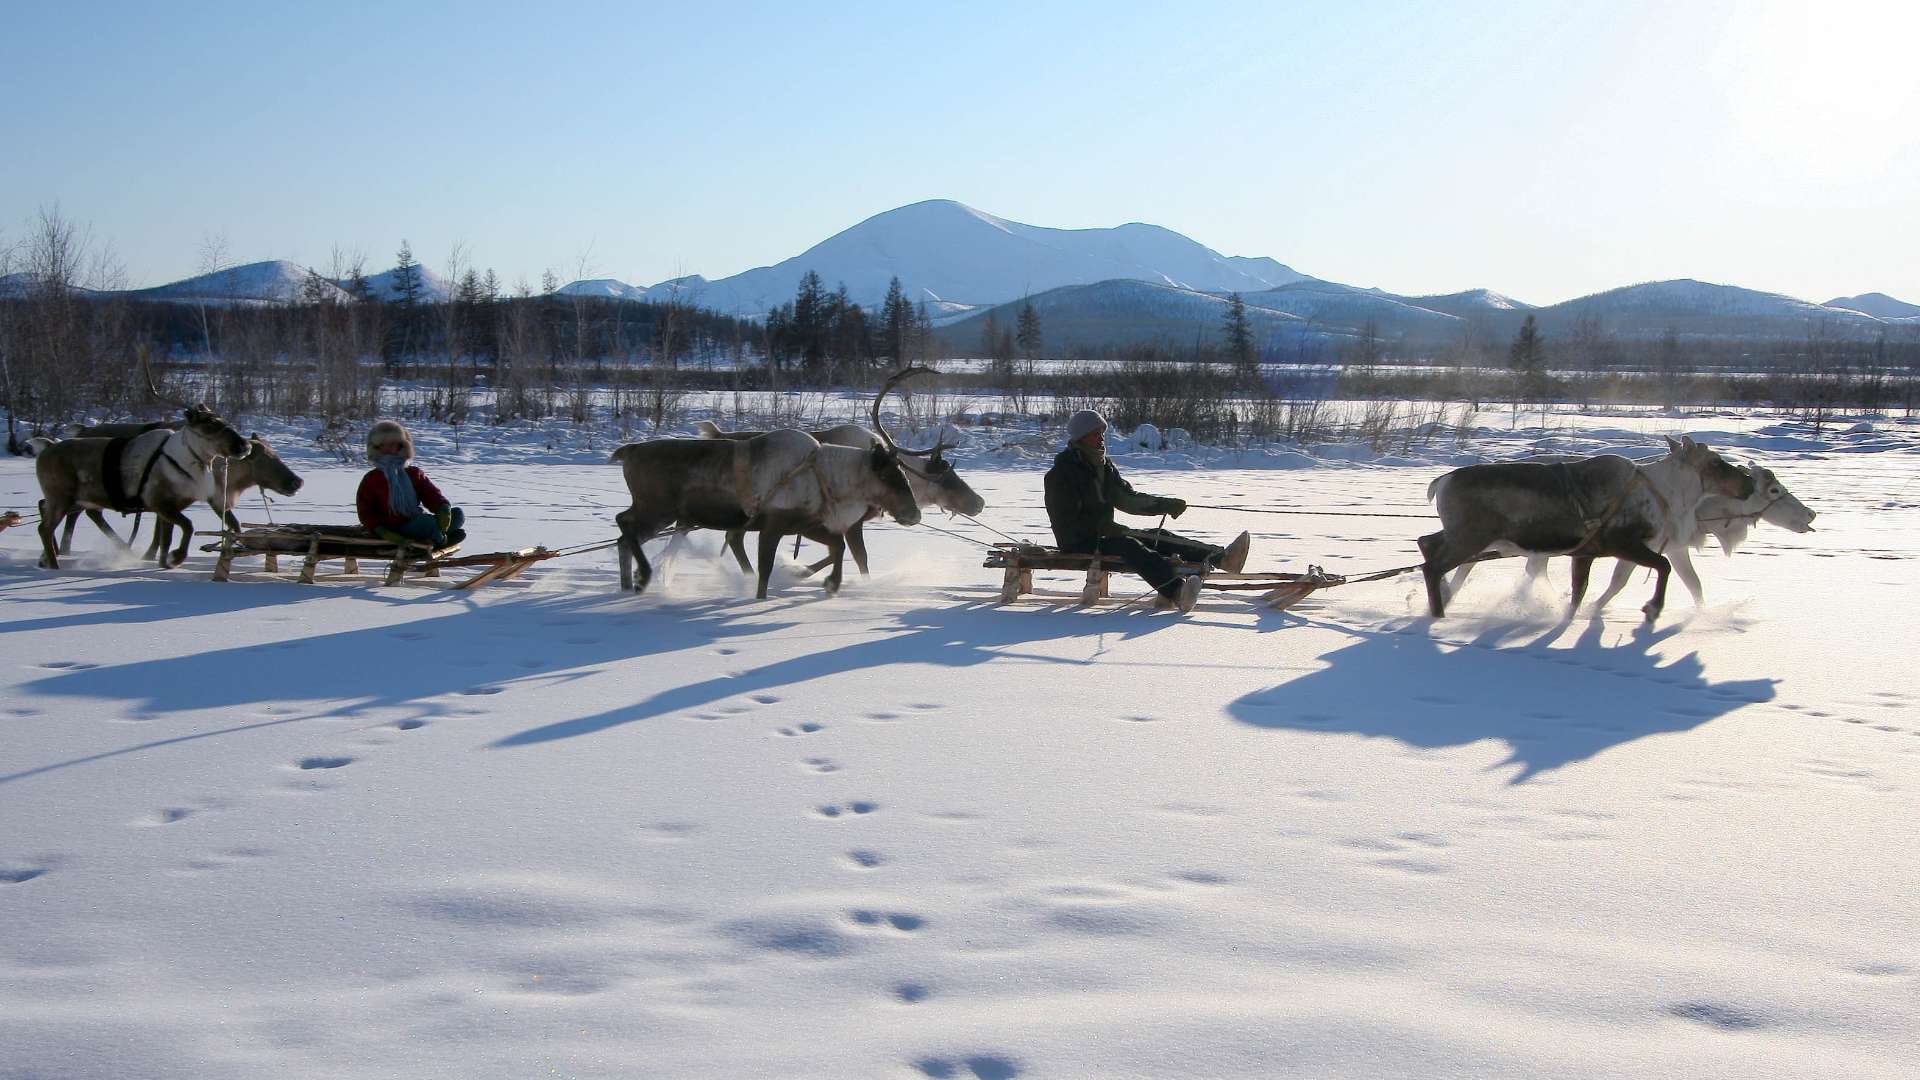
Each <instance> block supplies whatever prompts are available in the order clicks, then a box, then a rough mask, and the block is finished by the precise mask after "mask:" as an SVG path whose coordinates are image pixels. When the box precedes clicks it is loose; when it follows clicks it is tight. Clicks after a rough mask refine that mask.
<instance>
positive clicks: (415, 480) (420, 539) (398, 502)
mask: <svg viewBox="0 0 1920 1080" xmlns="http://www.w3.org/2000/svg"><path fill="white" fill-rule="evenodd" d="M367 460H368V461H370V462H372V463H373V468H371V469H369V470H367V475H366V476H364V477H362V478H361V480H360V492H359V494H358V495H357V496H356V497H355V499H354V504H355V507H356V508H357V509H358V511H359V513H360V524H361V525H362V526H363V527H364V528H365V529H366V530H367V531H368V532H370V533H372V534H374V535H375V536H377V537H379V538H380V539H382V540H385V541H387V542H388V543H390V544H406V543H416V544H429V545H431V546H432V547H433V548H435V549H436V550H438V549H439V548H444V547H452V546H453V545H455V544H458V543H459V542H460V541H462V540H464V539H466V537H467V534H466V531H465V530H464V529H463V528H462V526H463V525H465V524H466V515H465V514H464V513H462V512H461V510H460V508H459V507H457V506H454V505H452V504H451V503H449V502H448V501H447V497H446V496H445V495H442V494H440V489H439V488H437V487H434V486H433V481H431V480H429V479H427V474H426V473H425V472H423V471H421V469H420V466H418V465H414V464H412V461H413V436H411V435H409V434H408V433H407V429H406V428H404V427H401V426H400V424H399V423H397V422H395V421H392V420H382V421H380V422H379V423H377V424H375V425H373V428H372V430H370V431H368V432H367Z"/></svg>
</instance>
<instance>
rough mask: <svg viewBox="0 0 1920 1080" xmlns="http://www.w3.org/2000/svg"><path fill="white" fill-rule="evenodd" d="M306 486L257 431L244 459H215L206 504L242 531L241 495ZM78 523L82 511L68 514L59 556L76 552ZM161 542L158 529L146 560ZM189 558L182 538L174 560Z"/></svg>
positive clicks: (285, 491) (286, 491)
mask: <svg viewBox="0 0 1920 1080" xmlns="http://www.w3.org/2000/svg"><path fill="white" fill-rule="evenodd" d="M102 426H112V425H102ZM127 426H129V427H137V426H140V425H127ZM159 426H160V427H165V428H166V429H167V430H168V431H172V430H174V428H173V427H172V426H170V425H159ZM148 430H154V429H153V428H149V429H148ZM305 483H306V481H304V480H302V479H300V476H299V474H298V473H295V472H294V471H293V470H292V469H290V468H288V467H287V463H286V462H284V461H282V460H280V455H279V454H277V453H275V452H274V449H273V447H272V446H270V445H268V443H267V440H265V439H263V438H261V437H260V435H259V433H258V432H255V433H254V434H253V435H251V436H249V437H248V438H247V453H246V455H245V456H243V457H238V458H217V459H215V462H214V469H213V492H212V494H210V495H208V496H207V505H208V506H211V507H213V512H214V513H216V514H218V515H219V516H220V520H221V522H222V523H223V524H224V525H225V526H226V528H227V529H228V530H229V531H231V532H239V531H240V519H239V518H237V517H235V516H234V513H233V507H234V506H235V505H236V504H237V503H238V502H239V501H240V496H242V495H245V494H246V493H247V492H249V491H251V490H253V489H254V488H256V487H257V488H260V489H261V490H263V491H271V492H273V493H274V494H275V495H285V496H292V495H296V494H298V493H299V491H300V488H301V486H302V485H304V484H305ZM79 522H80V511H78V510H74V511H70V512H69V513H68V514H67V525H66V529H65V530H64V531H63V532H62V534H61V537H60V554H62V555H65V554H67V553H68V552H70V551H72V550H73V529H74V526H75V525H77V524H79ZM162 542H163V537H162V536H161V534H160V530H159V529H155V530H154V534H153V540H152V542H150V543H149V544H148V545H147V552H146V555H145V557H146V558H149V559H151V558H154V557H155V556H156V555H157V554H158V553H159V550H160V545H161V543H162ZM186 557H187V546H186V540H185V539H182V540H181V542H180V549H179V551H178V552H177V553H176V554H175V555H174V559H173V561H174V562H176V563H177V562H179V561H181V560H182V559H185V558H186Z"/></svg>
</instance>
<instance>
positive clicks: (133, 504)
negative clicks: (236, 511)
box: [33, 355, 250, 570]
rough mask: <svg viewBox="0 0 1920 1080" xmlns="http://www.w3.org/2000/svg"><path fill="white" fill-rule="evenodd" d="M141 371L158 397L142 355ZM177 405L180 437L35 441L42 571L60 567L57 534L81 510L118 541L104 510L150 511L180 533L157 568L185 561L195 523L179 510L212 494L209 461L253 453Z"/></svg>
mask: <svg viewBox="0 0 1920 1080" xmlns="http://www.w3.org/2000/svg"><path fill="white" fill-rule="evenodd" d="M140 367H141V370H142V371H143V372H145V373H146V376H147V389H148V392H150V393H152V394H153V395H154V396H155V397H157V398H158V397H161V394H160V392H159V390H158V389H157V388H156V387H155V386H154V385H153V374H152V372H151V371H149V370H148V369H147V361H146V357H145V356H144V355H142V356H141V358H140ZM162 400H167V399H164V398H163V399H162ZM175 404H179V405H181V408H182V412H181V419H182V424H181V427H180V429H179V430H178V431H173V430H168V429H155V430H152V431H148V432H145V433H143V434H140V435H136V436H134V437H133V438H131V439H67V440H65V441H63V442H51V441H49V440H45V439H39V440H34V442H35V444H36V450H37V451H38V452H37V453H36V454H35V456H34V462H33V467H34V475H35V476H36V477H37V478H38V479H39V481H40V493H41V499H40V547H41V555H40V566H41V567H43V568H45V569H48V570H57V569H59V568H60V558H59V555H58V554H57V553H56V551H55V549H54V543H53V535H54V530H55V528H56V527H57V526H58V525H59V524H60V523H61V522H62V521H64V520H65V519H66V518H67V516H68V515H69V514H71V513H73V512H74V511H75V510H76V509H78V510H83V511H85V512H86V514H87V516H88V517H89V518H91V519H93V523H94V524H95V525H98V526H99V527H100V529H101V531H102V532H105V533H106V534H107V535H108V536H110V537H113V539H114V541H115V542H116V543H117V542H119V540H120V537H119V536H118V535H117V534H116V533H114V531H113V529H112V528H111V527H110V526H109V525H108V524H107V519H106V517H105V515H103V514H102V513H101V511H103V510H114V511H118V512H120V513H134V512H138V511H145V510H151V511H153V512H154V514H155V515H157V516H158V517H159V518H160V520H161V521H162V522H166V523H171V524H173V525H177V526H179V527H180V528H181V529H182V530H183V531H184V534H185V535H184V536H183V538H182V540H181V542H180V550H181V554H180V556H179V557H177V558H175V559H174V560H172V562H169V560H168V558H167V555H168V553H167V551H166V548H165V546H164V545H163V546H162V547H161V549H160V568H161V569H163V570H164V569H166V568H167V567H168V566H170V565H174V564H177V563H178V562H179V561H180V559H183V558H185V552H186V548H187V544H188V543H189V542H190V541H191V540H192V539H193V522H192V521H190V520H188V518H187V516H186V515H185V514H184V513H183V512H182V511H184V510H185V509H186V508H187V507H189V506H192V505H193V504H194V503H196V502H199V501H200V500H201V499H205V498H207V497H208V496H209V495H210V494H211V492H212V465H213V461H214V459H216V458H223V457H224V458H240V457H244V456H246V454H247V452H248V451H249V449H250V447H249V445H248V443H247V440H246V439H245V438H244V437H242V436H241V434H240V433H239V432H238V431H235V430H234V429H233V427H232V426H231V425H229V424H228V423H227V422H226V421H225V420H222V419H221V418H220V417H219V416H217V415H215V414H214V412H213V411H212V410H211V409H208V408H206V407H205V406H204V405H187V404H185V403H184V402H177V401H176V402H175Z"/></svg>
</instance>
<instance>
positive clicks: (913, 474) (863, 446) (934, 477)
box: [694, 367, 987, 574]
mask: <svg viewBox="0 0 1920 1080" xmlns="http://www.w3.org/2000/svg"><path fill="white" fill-rule="evenodd" d="M932 374H936V373H935V372H934V371H933V369H931V368H918V367H913V368H906V369H904V370H901V371H897V372H895V373H894V374H892V375H890V376H888V378H887V381H886V382H885V383H884V384H882V385H881V387H880V392H879V393H878V394H876V395H875V396H874V399H873V408H872V418H873V426H872V427H871V428H864V427H861V426H860V425H859V424H838V425H836V426H834V427H830V428H821V429H820V430H818V431H809V432H807V434H809V435H811V436H813V437H814V438H815V439H817V440H819V442H820V444H821V445H822V446H850V447H852V448H854V449H855V450H869V449H872V448H874V447H878V446H884V447H886V448H888V449H891V450H893V451H895V452H897V453H898V454H899V455H900V468H901V469H902V470H903V471H904V472H905V473H906V474H907V484H908V485H909V486H911V487H912V488H913V500H914V502H916V503H918V504H919V505H920V507H921V508H922V509H925V508H927V507H936V506H937V507H939V508H941V509H943V510H950V511H952V512H954V513H956V514H968V515H972V514H978V513H979V512H980V511H982V510H984V509H986V507H987V500H985V499H983V498H981V497H980V493H979V492H977V491H975V490H973V488H972V487H971V486H970V485H969V484H968V483H967V482H966V481H965V480H963V479H961V478H960V474H959V473H958V472H956V471H955V470H954V468H953V463H952V462H950V461H948V460H947V459H946V458H945V456H943V453H942V452H943V451H944V450H945V449H946V443H945V441H944V439H936V440H934V444H933V445H932V446H931V447H928V448H926V449H921V450H915V449H910V448H908V447H904V446H896V445H894V442H893V440H892V439H891V438H889V437H888V436H887V434H886V430H887V429H886V428H884V427H882V426H881V424H880V403H881V401H883V400H885V398H886V396H887V393H888V392H889V391H891V390H892V389H893V387H894V386H895V385H896V384H898V383H900V382H902V381H904V380H906V379H908V378H910V377H912V376H914V375H932ZM694 427H695V428H696V429H697V430H698V431H699V432H700V437H701V438H703V439H732V440H735V441H739V440H745V439H752V438H757V437H758V436H761V435H764V434H766V432H764V431H721V430H720V428H719V427H718V426H716V425H714V424H713V423H712V422H710V421H706V420H702V421H700V422H699V423H697V424H695V425H694ZM908 458H923V459H925V462H924V464H921V465H915V464H913V463H912V462H910V461H908V460H907V459H908ZM878 513H879V511H877V510H876V511H874V513H873V514H869V515H868V517H869V518H872V517H874V516H877V515H878ZM862 525H863V523H855V524H854V526H853V528H851V529H848V530H847V551H848V553H849V554H851V555H852V556H853V565H854V566H856V567H858V568H859V570H860V572H861V573H862V574H865V573H866V572H867V539H866V532H865V530H864V528H863V527H862ZM803 535H805V536H806V537H807V539H809V540H813V541H816V542H818V543H822V544H827V545H828V546H829V548H831V546H832V545H831V544H830V543H829V541H828V540H827V539H826V538H825V537H824V536H819V535H814V534H811V533H808V534H803ZM745 536H746V530H745V529H735V530H733V531H731V532H729V533H727V547H728V548H729V549H730V550H731V551H732V552H733V556H734V559H735V560H736V561H737V562H739V564H740V569H741V570H743V571H746V572H749V573H751V572H752V567H751V566H750V565H749V564H748V563H747V553H746V547H745V544H744V540H745ZM832 561H833V556H832V554H831V553H829V554H828V555H827V557H826V558H824V559H821V560H820V561H819V562H816V563H813V564H812V565H810V566H808V567H807V569H806V572H807V573H809V574H812V573H816V572H818V571H819V570H820V569H821V568H822V567H824V566H826V565H828V564H829V563H831V562H832Z"/></svg>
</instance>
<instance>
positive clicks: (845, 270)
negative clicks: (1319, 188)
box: [690, 199, 1306, 315]
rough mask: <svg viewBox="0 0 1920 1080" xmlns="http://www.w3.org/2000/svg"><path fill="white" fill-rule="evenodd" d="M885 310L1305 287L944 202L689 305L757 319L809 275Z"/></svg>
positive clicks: (1176, 241) (1150, 242)
mask: <svg viewBox="0 0 1920 1080" xmlns="http://www.w3.org/2000/svg"><path fill="white" fill-rule="evenodd" d="M809 270H811V271H814V272H815V273H818V274H819V275H820V278H821V280H822V281H823V282H824V283H825V285H826V287H827V288H829V289H833V288H836V287H838V286H839V285H841V284H845V285H846V286H847V291H848V293H849V295H850V296H851V297H852V298H853V299H854V300H855V301H856V302H858V303H860V304H863V305H875V304H878V303H879V302H880V301H881V299H882V298H883V297H884V296H885V295H886V291H887V283H888V281H889V279H891V278H893V277H896V276H897V277H899V279H900V281H901V284H902V285H903V286H904V287H905V288H906V290H907V295H908V298H909V299H912V300H916V301H918V300H923V299H924V300H928V301H947V302H954V303H961V304H996V303H1004V302H1006V301H1009V300H1015V299H1018V298H1020V297H1021V296H1024V295H1037V294H1039V293H1043V292H1046V291H1048V290H1050V289H1056V288H1060V287H1062V286H1067V285H1088V284H1093V283H1096V282H1103V281H1110V280H1115V279H1132V280H1136V281H1148V282H1154V283H1157V284H1160V285H1167V286H1172V287H1175V288H1181V289H1191V290H1194V291H1197V292H1229V291H1235V290H1238V291H1242V292H1250V291H1255V290H1260V289H1270V288H1274V287H1276V286H1279V285H1285V284H1289V283H1291V282H1294V281H1299V280H1302V279H1304V278H1306V275H1304V274H1301V273H1299V272H1297V271H1295V270H1293V269H1291V268H1289V267H1287V266H1284V265H1282V264H1280V263H1277V262H1275V261H1274V260H1272V259H1253V258H1234V257H1228V256H1225V255H1221V254H1220V253H1219V252H1217V251H1214V250H1213V249H1212V248H1209V247H1206V246H1204V245H1202V244H1199V243H1196V242H1195V241H1193V240H1189V239H1188V238H1186V237H1184V236H1182V235H1180V234H1179V233H1176V232H1173V231H1172V230H1170V229H1163V228H1161V227H1159V226H1157V225H1143V224H1139V223H1133V224H1127V225H1121V226H1118V227H1115V228H1111V229H1049V228H1043V227H1041V226H1037V225H1025V224H1022V223H1020V222H1017V221H1009V220H1007V219H1005V218H1000V217H995V216H994V215H992V214H988V213H985V212H983V211H980V210H975V209H973V208H972V207H970V206H965V205H962V204H960V203H957V202H953V201H950V200H946V199H934V200H929V201H927V202H918V203H914V204H912V205H910V206H902V207H900V208H898V209H896V210H889V211H887V212H885V213H883V214H877V215H875V216H873V217H871V218H868V219H867V220H865V221H863V222H861V223H859V224H858V225H855V226H853V227H852V228H850V229H847V230H845V231H843V232H840V233H837V234H835V235H834V236H831V237H829V238H827V239H826V240H823V241H821V242H820V243H818V244H815V245H814V246H812V247H810V248H808V249H807V250H806V251H803V252H801V253H800V254H798V255H796V256H794V257H793V258H791V259H787V260H785V261H784V262H780V263H776V264H775V265H773V266H763V267H759V268H757V269H753V270H748V271H746V272H745V273H740V274H735V275H733V276H732V277H727V278H721V279H719V280H717V281H711V282H706V283H705V284H704V285H702V286H700V287H698V288H696V289H693V290H690V291H692V292H693V293H694V294H695V295H694V297H693V302H695V303H697V304H699V305H701V306H702V307H709V308H714V309H717V310H720V311H725V312H731V313H735V314H743V315H753V314H760V313H763V312H766V311H768V310H771V309H772V308H773V307H774V306H775V305H777V304H782V303H785V302H787V301H789V300H792V299H793V294H794V291H795V290H796V289H797V288H798V286H799V284H800V279H801V277H802V276H803V275H805V274H806V273H807V271H809Z"/></svg>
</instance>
